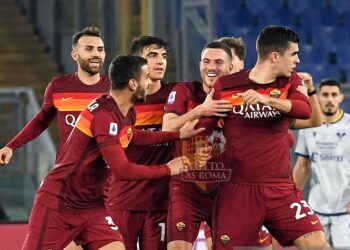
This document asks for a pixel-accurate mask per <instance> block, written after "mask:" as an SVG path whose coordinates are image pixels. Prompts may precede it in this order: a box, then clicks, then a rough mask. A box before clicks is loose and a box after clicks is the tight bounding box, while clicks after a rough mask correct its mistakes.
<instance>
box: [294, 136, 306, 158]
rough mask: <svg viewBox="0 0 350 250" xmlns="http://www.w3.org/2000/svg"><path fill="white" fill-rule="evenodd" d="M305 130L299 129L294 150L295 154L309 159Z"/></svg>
mask: <svg viewBox="0 0 350 250" xmlns="http://www.w3.org/2000/svg"><path fill="white" fill-rule="evenodd" d="M305 133H306V130H305V129H300V130H299V136H298V141H297V146H296V148H295V153H296V154H298V155H302V156H305V157H309V150H308V148H307V145H306V134H305Z"/></svg>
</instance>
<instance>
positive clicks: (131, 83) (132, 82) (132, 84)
mask: <svg viewBox="0 0 350 250" xmlns="http://www.w3.org/2000/svg"><path fill="white" fill-rule="evenodd" d="M129 88H130V89H131V90H132V91H135V90H136V89H137V81H136V80H135V79H130V80H129Z"/></svg>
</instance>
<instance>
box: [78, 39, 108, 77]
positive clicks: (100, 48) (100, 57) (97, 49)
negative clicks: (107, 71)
mask: <svg viewBox="0 0 350 250" xmlns="http://www.w3.org/2000/svg"><path fill="white" fill-rule="evenodd" d="M72 56H73V59H74V60H76V61H77V62H78V65H79V67H80V68H81V69H82V70H83V71H85V72H87V73H89V74H91V75H94V74H97V73H99V72H100V71H101V68H102V65H103V62H104V60H105V57H106V54H105V49H104V44H103V41H102V39H101V38H100V37H94V36H82V37H81V38H80V39H79V40H78V44H77V45H76V47H75V48H74V50H73V52H72Z"/></svg>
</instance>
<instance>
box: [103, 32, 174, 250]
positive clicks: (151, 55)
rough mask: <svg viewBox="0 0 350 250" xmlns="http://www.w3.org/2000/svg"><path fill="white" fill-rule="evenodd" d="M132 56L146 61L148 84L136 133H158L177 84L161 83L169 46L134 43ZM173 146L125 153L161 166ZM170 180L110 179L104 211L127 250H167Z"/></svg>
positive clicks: (148, 40) (148, 39) (143, 40)
mask: <svg viewBox="0 0 350 250" xmlns="http://www.w3.org/2000/svg"><path fill="white" fill-rule="evenodd" d="M131 53H132V54H133V55H138V56H141V57H143V58H145V59H147V65H148V68H149V80H150V81H151V84H150V86H149V88H148V89H147V92H146V95H147V98H146V102H144V103H139V104H136V105H135V111H136V124H135V127H136V128H137V129H143V130H149V131H159V130H161V128H162V119H163V114H164V106H165V104H166V100H167V97H168V95H169V93H170V91H171V89H172V88H173V87H174V86H175V84H176V83H171V82H168V83H167V82H164V81H162V79H163V77H164V73H165V71H166V67H167V55H168V45H167V43H166V42H165V41H163V40H162V39H161V38H158V37H154V36H141V37H136V38H134V39H133V41H132V43H131ZM173 151H174V143H172V142H167V143H162V144H155V145H149V146H142V147H141V146H130V147H128V148H127V149H126V151H125V153H126V155H127V157H128V159H129V160H130V161H131V162H134V163H137V164H146V165H149V164H152V165H153V164H164V163H166V162H168V161H169V160H170V159H172V157H173ZM168 186H169V177H165V178H162V179H158V180H144V181H121V180H118V177H117V176H112V178H111V180H110V186H109V194H108V200H107V203H106V204H107V205H106V206H107V209H108V210H109V213H110V214H111V216H112V218H113V220H114V221H115V222H116V223H117V224H118V227H119V230H120V232H121V233H122V235H123V240H124V243H125V247H126V249H128V250H129V249H130V250H134V249H137V243H139V247H140V248H141V249H144V250H153V249H158V250H161V249H166V247H167V246H166V234H165V229H166V218H167V209H168Z"/></svg>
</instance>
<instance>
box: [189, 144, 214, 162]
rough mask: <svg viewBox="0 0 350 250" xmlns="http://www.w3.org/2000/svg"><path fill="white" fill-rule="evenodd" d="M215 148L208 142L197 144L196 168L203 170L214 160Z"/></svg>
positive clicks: (195, 154) (194, 156)
mask: <svg viewBox="0 0 350 250" xmlns="http://www.w3.org/2000/svg"><path fill="white" fill-rule="evenodd" d="M212 149H213V147H212V146H211V145H209V143H208V142H205V141H200V142H198V143H196V149H195V153H194V155H193V158H194V161H195V167H196V168H197V167H199V168H202V167H204V166H205V165H206V164H207V162H208V161H209V160H210V159H211V158H212Z"/></svg>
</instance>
